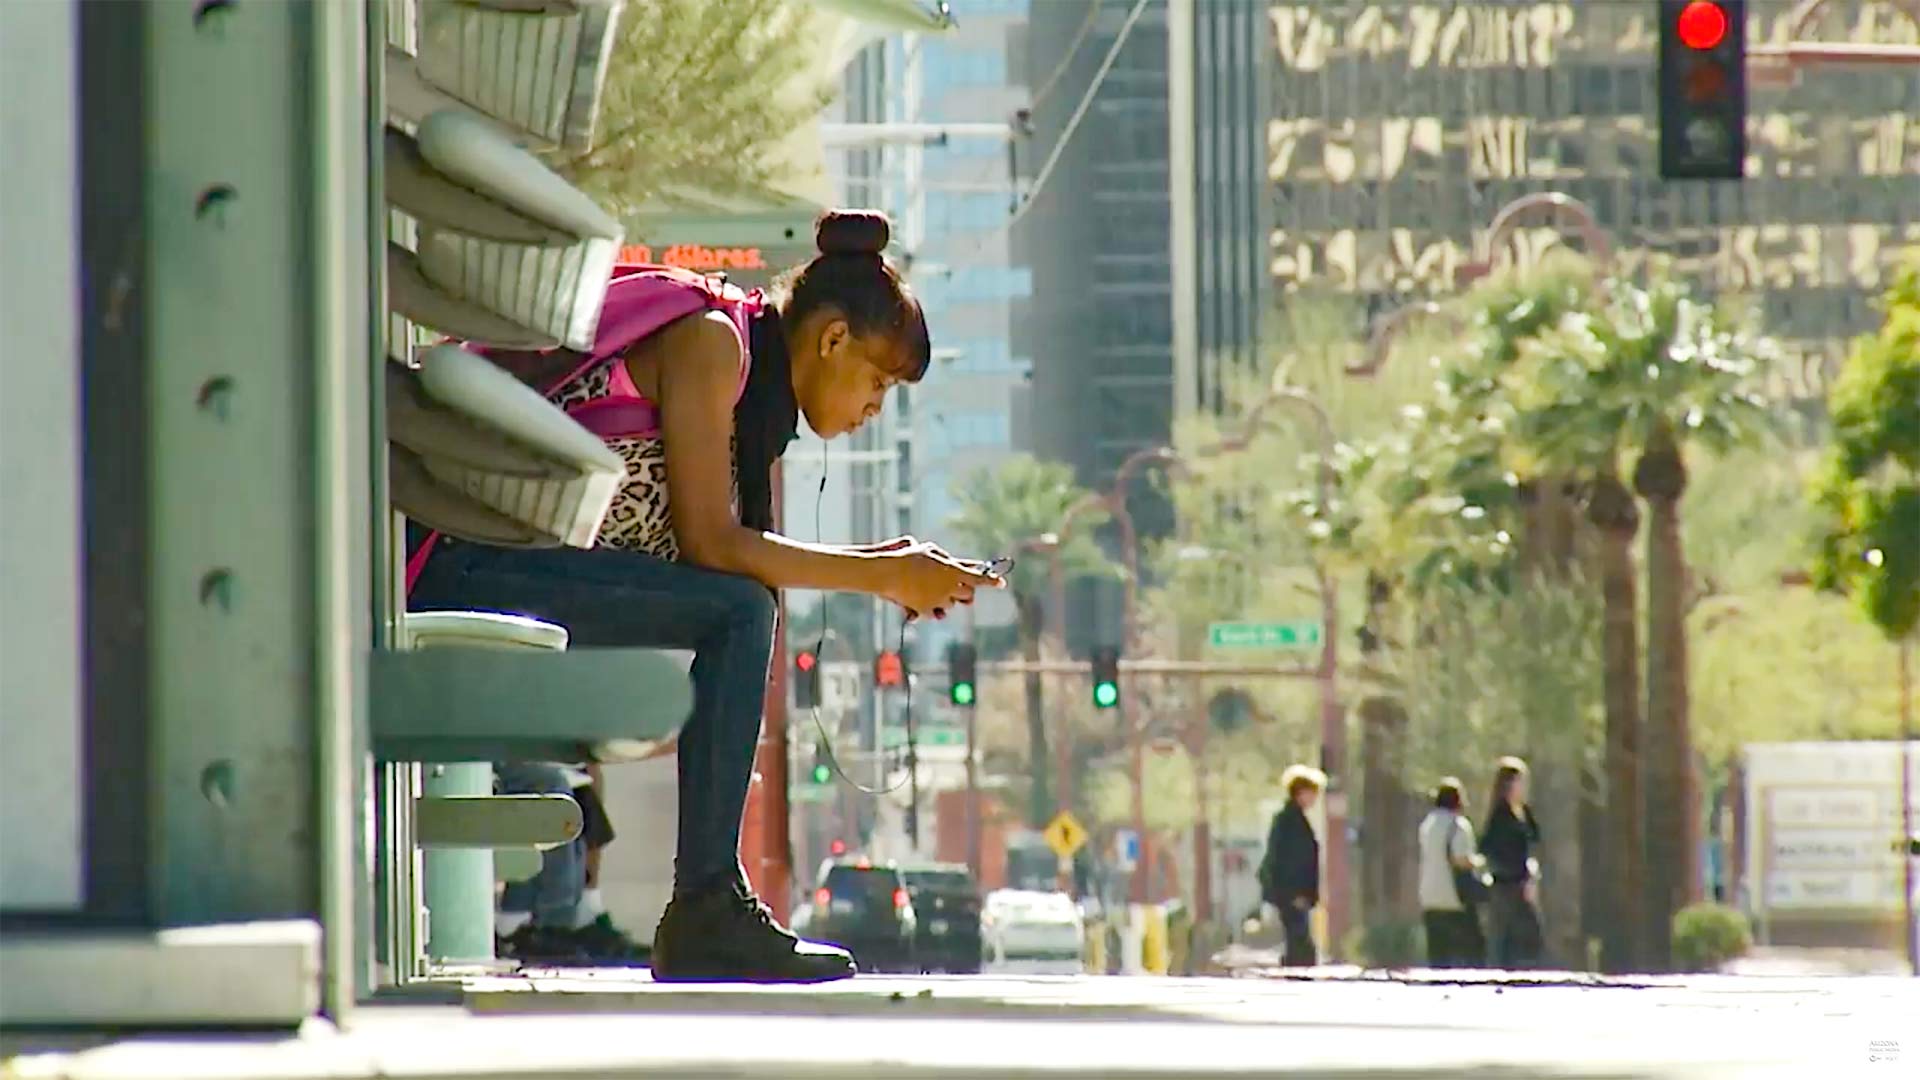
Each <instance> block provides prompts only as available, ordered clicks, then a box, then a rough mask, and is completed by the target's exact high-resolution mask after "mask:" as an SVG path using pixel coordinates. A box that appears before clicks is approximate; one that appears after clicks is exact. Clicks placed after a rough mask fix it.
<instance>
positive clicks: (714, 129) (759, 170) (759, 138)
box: [549, 0, 833, 215]
mask: <svg viewBox="0 0 1920 1080" xmlns="http://www.w3.org/2000/svg"><path fill="white" fill-rule="evenodd" d="M821 47H822V41H821V20H820V19H819V18H818V17H817V16H816V15H815V14H814V13H813V11H812V10H811V6H810V5H808V4H806V3H801V2H797V0H727V2H726V3H713V2H712V0H646V2H645V3H638V4H628V5H627V6H626V8H625V9H624V10H623V12H622V14H621V17H620V25H619V27H618V29H617V30H616V40H615V45H614V53H613V58H612V60H611V62H610V63H609V64H608V70H607V76H606V84H605V89H604V96H603V97H602V99H601V105H600V117H599V122H598V124H597V126H596V138H595V140H594V146H593V148H592V149H591V150H588V151H586V152H584V153H562V154H555V155H552V156H551V157H550V158H549V161H550V163H551V164H552V165H553V166H554V167H555V168H556V169H558V170H559V171H560V173H561V174H562V175H564V176H565V177H566V178H567V179H568V180H570V181H571V182H573V183H574V184H575V185H577V186H578V187H579V188H580V189H581V190H583V191H585V192H586V193H587V194H589V195H591V196H593V197H594V198H595V199H597V200H599V201H600V203H601V204H602V205H604V206H606V207H607V208H608V210H609V211H611V212H612V213H614V214H616V215H625V214H630V213H632V212H634V211H635V210H636V209H638V208H639V207H641V206H642V205H644V204H646V203H647V202H649V201H650V200H653V199H655V198H657V197H659V196H661V195H662V194H665V193H669V192H671V191H674V190H676V189H679V190H687V191H696V192H699V193H701V194H703V195H719V196H726V195H737V194H741V193H746V192H750V191H754V190H756V189H760V188H764V187H766V186H768V185H772V184H777V183H779V182H780V181H782V180H785V179H788V178H789V176H790V173H791V170H792V166H791V165H790V164H788V163H787V162H785V161H784V160H783V159H782V157H781V154H780V153H779V150H780V148H781V145H782V143H783V142H784V141H785V140H787V139H788V138H789V137H790V136H791V135H792V134H793V132H794V131H795V130H797V129H799V128H801V127H802V126H804V125H805V124H806V123H808V122H809V121H811V120H812V119H813V118H814V117H815V116H817V115H818V114H819V112H820V110H821V109H823V108H825V107H826V105H827V104H828V103H829V102H830V101H831V100H832V98H833V92H832V89H831V85H830V84H829V83H828V82H826V81H825V79H826V76H827V75H828V73H827V72H824V71H822V70H820V69H819V67H818V61H817V58H818V55H819V50H820V48H821Z"/></svg>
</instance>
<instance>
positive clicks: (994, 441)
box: [925, 409, 1013, 460]
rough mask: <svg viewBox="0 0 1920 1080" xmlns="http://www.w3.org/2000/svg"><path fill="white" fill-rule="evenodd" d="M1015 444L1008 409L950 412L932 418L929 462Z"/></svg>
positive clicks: (928, 435)
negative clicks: (982, 448)
mask: <svg viewBox="0 0 1920 1080" xmlns="http://www.w3.org/2000/svg"><path fill="white" fill-rule="evenodd" d="M1012 442H1013V422H1012V420H1011V419H1010V418H1009V417H1008V416H1007V412H1006V410H1005V409H1000V410H995V411H988V410H985V409H979V410H968V411H964V412H950V413H946V414H944V415H939V416H932V417H929V418H928V423H927V427H926V438H925V443H926V454H927V458H928V459H929V460H932V459H936V458H942V457H946V456H947V455H949V454H952V453H953V452H955V451H957V450H965V449H970V448H973V447H981V446H1007V445H1010V444H1011V443H1012Z"/></svg>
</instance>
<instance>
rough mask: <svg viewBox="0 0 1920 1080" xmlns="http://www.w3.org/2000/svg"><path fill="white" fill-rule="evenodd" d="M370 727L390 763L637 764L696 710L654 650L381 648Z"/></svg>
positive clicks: (675, 672)
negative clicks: (591, 762)
mask: <svg viewBox="0 0 1920 1080" xmlns="http://www.w3.org/2000/svg"><path fill="white" fill-rule="evenodd" d="M371 659H372V662H371V670H370V671H369V672H368V677H369V681H370V683H371V693H370V694H369V695H368V698H369V703H368V711H369V714H370V715H369V717H368V724H369V727H370V728H371V731H372V735H373V752H374V756H375V758H376V759H378V760H380V761H493V762H508V761H602V762H615V761H633V760H639V759H640V758H643V757H645V756H646V755H647V754H648V753H650V752H652V751H653V750H654V749H656V748H657V747H658V746H659V745H660V744H661V743H663V742H665V741H666V740H667V739H669V738H671V737H672V736H673V735H674V734H675V733H677V732H678V731H679V730H680V727H681V725H682V724H684V723H686V720H687V717H688V715H690V714H691V713H692V711H693V684H692V682H691V680H690V679H689V678H688V676H687V673H686V671H685V670H684V669H683V668H682V667H681V666H680V664H679V663H678V662H676V661H675V660H674V658H673V657H671V656H669V655H667V654H665V653H662V652H660V651H658V650H654V649H574V650H569V651H567V652H545V651H539V650H517V649H487V648H433V649H423V650H420V651H415V652H387V651H377V652H375V653H373V654H372V658H371Z"/></svg>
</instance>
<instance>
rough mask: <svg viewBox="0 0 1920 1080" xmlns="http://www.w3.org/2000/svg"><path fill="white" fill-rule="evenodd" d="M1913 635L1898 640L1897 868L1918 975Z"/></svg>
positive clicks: (1910, 962) (1911, 964)
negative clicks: (1900, 868)
mask: <svg viewBox="0 0 1920 1080" xmlns="http://www.w3.org/2000/svg"><path fill="white" fill-rule="evenodd" d="M1913 736H1914V731H1913V635H1912V634H1908V635H1907V636H1906V637H1904V638H1901V639H1900V846H1899V849H1898V850H1899V852H1900V865H1901V866H1903V867H1905V869H1906V874H1905V876H1904V877H1903V878H1902V880H1904V881H1905V882H1906V886H1907V891H1906V902H1905V903H1904V904H1902V906H1901V910H1902V911H1904V912H1905V913H1906V917H1907V927H1906V930H1907V969H1908V970H1909V971H1910V972H1912V973H1913V974H1914V975H1920V922H1916V921H1915V920H1914V912H1913V869H1914V867H1913V864H1914V860H1915V856H1914V853H1913V850H1912V848H1913V838H1914V833H1913Z"/></svg>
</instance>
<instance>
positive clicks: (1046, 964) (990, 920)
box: [980, 889, 1087, 975]
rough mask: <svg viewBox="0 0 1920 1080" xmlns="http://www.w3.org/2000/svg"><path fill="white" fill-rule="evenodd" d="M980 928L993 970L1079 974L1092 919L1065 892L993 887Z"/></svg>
mask: <svg viewBox="0 0 1920 1080" xmlns="http://www.w3.org/2000/svg"><path fill="white" fill-rule="evenodd" d="M980 932H981V940H982V944H983V947H984V949H985V953H986V966H987V967H988V969H989V970H993V971H1006V972H1024V973H1031V974H1053V975H1076V974H1079V973H1080V971H1081V970H1082V967H1083V965H1084V962H1085V961H1084V959H1083V957H1084V956H1085V952H1086V936H1087V935H1086V923H1085V920H1084V918H1083V917H1082V916H1081V914H1080V908H1079V906H1078V905H1076V904H1075V903H1074V902H1073V898H1072V897H1070V896H1068V895H1067V894H1065V893H1059V892H1034V891H1027V890H1021V889H1001V890H998V891H996V892H992V893H989V894H988V895H987V902H986V908H985V911H984V912H983V913H982V914H981V917H980Z"/></svg>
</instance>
